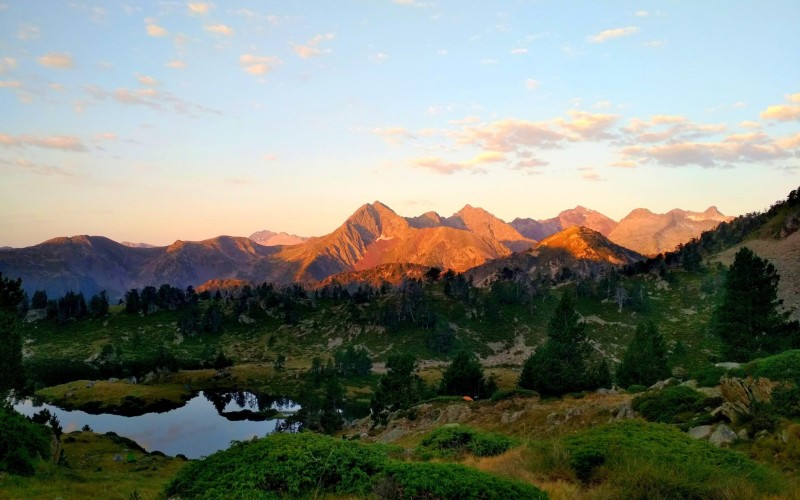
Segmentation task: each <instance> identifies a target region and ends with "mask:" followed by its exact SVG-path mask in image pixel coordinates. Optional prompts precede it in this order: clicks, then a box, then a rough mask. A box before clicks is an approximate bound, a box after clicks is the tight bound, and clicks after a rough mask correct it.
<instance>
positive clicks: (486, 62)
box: [480, 59, 498, 66]
mask: <svg viewBox="0 0 800 500" xmlns="http://www.w3.org/2000/svg"><path fill="white" fill-rule="evenodd" d="M480 63H481V64H482V65H484V66H488V65H490V64H497V63H498V61H497V59H481V60H480Z"/></svg>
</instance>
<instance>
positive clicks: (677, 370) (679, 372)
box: [672, 366, 686, 378]
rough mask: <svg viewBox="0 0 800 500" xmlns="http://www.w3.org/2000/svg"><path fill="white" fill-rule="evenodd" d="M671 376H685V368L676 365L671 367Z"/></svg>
mask: <svg viewBox="0 0 800 500" xmlns="http://www.w3.org/2000/svg"><path fill="white" fill-rule="evenodd" d="M672 376H673V377H677V378H683V377H685V376H686V369H685V368H684V367H682V366H676V367H675V368H673V369H672Z"/></svg>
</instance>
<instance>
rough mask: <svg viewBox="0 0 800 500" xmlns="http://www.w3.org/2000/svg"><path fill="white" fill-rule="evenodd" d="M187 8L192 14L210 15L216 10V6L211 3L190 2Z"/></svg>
mask: <svg viewBox="0 0 800 500" xmlns="http://www.w3.org/2000/svg"><path fill="white" fill-rule="evenodd" d="M186 6H187V7H188V8H189V12H191V13H192V14H208V12H209V11H210V10H211V9H212V8H214V4H212V3H209V2H189V3H187V4H186Z"/></svg>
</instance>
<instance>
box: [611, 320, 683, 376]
mask: <svg viewBox="0 0 800 500" xmlns="http://www.w3.org/2000/svg"><path fill="white" fill-rule="evenodd" d="M669 375H670V371H669V368H668V367H667V346H666V345H665V343H664V337H663V336H662V335H661V333H660V332H659V331H658V328H657V327H656V325H655V323H653V322H652V321H648V322H647V323H640V324H639V326H637V327H636V333H635V334H634V336H633V340H632V341H631V343H630V344H629V345H628V349H627V350H626V351H625V354H624V355H623V357H622V363H620V365H619V366H618V367H617V383H618V384H619V385H621V386H622V387H628V386H631V385H633V384H638V385H646V386H650V385H652V384H654V383H656V382H658V381H659V380H663V379H665V378H667V377H669Z"/></svg>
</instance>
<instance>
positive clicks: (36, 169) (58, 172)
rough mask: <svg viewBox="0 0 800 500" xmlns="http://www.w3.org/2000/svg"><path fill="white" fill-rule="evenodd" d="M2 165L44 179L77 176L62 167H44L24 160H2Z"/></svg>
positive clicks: (0, 159) (0, 162)
mask: <svg viewBox="0 0 800 500" xmlns="http://www.w3.org/2000/svg"><path fill="white" fill-rule="evenodd" d="M0 165H4V166H5V167H7V168H8V167H10V168H11V169H13V170H16V171H18V172H24V173H26V174H35V175H41V176H44V177H74V176H75V174H73V173H72V172H68V171H66V170H64V169H63V168H61V167H54V166H51V165H44V164H41V163H34V162H32V161H30V160H26V159H24V158H17V159H16V160H7V159H5V158H0Z"/></svg>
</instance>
